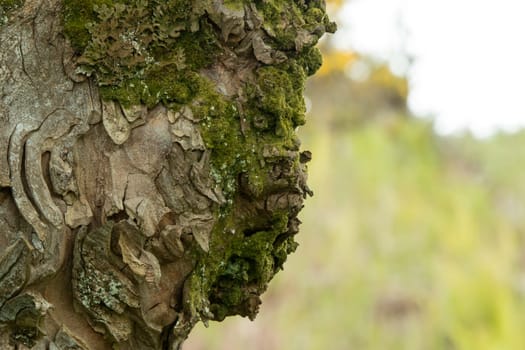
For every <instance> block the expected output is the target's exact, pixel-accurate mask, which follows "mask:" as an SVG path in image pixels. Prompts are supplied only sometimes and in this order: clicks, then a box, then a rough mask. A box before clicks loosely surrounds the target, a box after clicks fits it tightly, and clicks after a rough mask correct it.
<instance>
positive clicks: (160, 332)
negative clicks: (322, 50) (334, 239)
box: [0, 0, 335, 350]
mask: <svg viewBox="0 0 525 350" xmlns="http://www.w3.org/2000/svg"><path fill="white" fill-rule="evenodd" d="M334 29H335V28H334V24H333V23H330V22H329V21H328V19H327V17H326V14H325V10H324V2H323V1H314V0H310V1H309V0H296V1H281V0H259V1H245V0H235V1H233V0H229V1H227V0H200V1H199V0H194V1H189V0H134V1H113V0H64V1H60V0H26V1H25V3H23V2H22V1H21V0H20V1H17V0H0V82H1V84H0V348H1V349H25V348H34V349H86V350H87V349H96V350H104V349H113V348H118V349H179V348H180V347H181V345H182V343H183V341H184V340H185V339H186V338H187V336H188V334H189V332H190V331H191V329H192V327H193V326H194V325H195V324H196V323H197V322H199V321H202V322H208V321H209V320H215V321H221V320H223V319H224V318H225V317H227V316H230V315H241V316H248V317H250V318H254V317H255V315H256V313H257V311H258V307H259V304H260V299H259V296H260V295H261V293H263V292H264V290H265V289H266V286H267V284H268V282H269V281H270V280H271V278H272V277H273V275H274V274H275V273H276V272H277V271H279V270H280V269H281V268H282V265H283V263H284V262H285V260H286V256H287V255H288V254H289V253H291V252H292V251H294V250H295V247H296V243H295V242H294V239H293V237H294V235H295V234H296V233H297V232H298V225H299V220H298V219H297V214H298V212H299V210H300V209H301V207H302V202H303V199H304V198H305V197H306V195H307V194H311V191H310V190H309V189H308V187H307V186H306V175H305V171H306V166H305V163H306V162H307V161H308V160H309V159H310V154H309V152H300V151H299V145H300V144H299V141H298V140H297V137H296V135H295V129H296V127H297V126H299V125H301V124H302V123H304V113H305V108H304V103H303V98H302V92H303V87H304V81H305V79H306V77H307V76H308V75H311V74H313V73H314V72H315V70H317V68H318V67H319V66H320V55H319V52H318V51H317V49H315V48H314V45H315V44H316V42H317V40H318V39H319V37H320V36H321V35H323V33H324V32H325V31H331V32H333V30H334Z"/></svg>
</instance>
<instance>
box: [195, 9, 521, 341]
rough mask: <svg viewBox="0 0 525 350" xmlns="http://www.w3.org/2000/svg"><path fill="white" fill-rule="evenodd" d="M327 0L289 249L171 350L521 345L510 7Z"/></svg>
mask: <svg viewBox="0 0 525 350" xmlns="http://www.w3.org/2000/svg"><path fill="white" fill-rule="evenodd" d="M329 9H330V12H331V13H332V18H333V19H335V20H336V21H337V22H338V24H339V28H340V29H339V31H338V33H337V34H336V35H333V36H331V37H327V38H325V39H324V41H322V44H321V47H322V51H323V54H324V57H325V60H324V62H325V63H324V65H323V67H322V68H321V70H320V72H319V73H318V74H317V75H316V76H315V77H314V78H312V79H311V80H310V82H309V84H308V88H307V90H306V98H307V104H308V106H309V116H308V123H307V125H306V126H305V127H302V128H301V130H300V134H301V138H302V140H303V148H304V149H309V150H311V151H312V152H313V155H314V158H313V160H312V162H311V163H310V167H309V168H310V169H309V184H310V187H311V188H313V189H314V192H315V196H314V197H313V198H310V199H309V200H308V201H307V202H306V207H305V209H304V210H303V212H302V216H301V218H302V221H303V225H302V231H301V233H300V234H299V235H298V236H297V240H298V241H299V243H300V247H299V249H298V250H297V252H296V253H295V254H293V255H292V256H290V258H289V260H288V262H287V264H285V271H283V272H281V273H280V274H279V275H278V276H277V277H276V278H275V280H274V281H273V283H271V285H270V288H269V290H268V292H267V293H266V294H265V295H264V297H263V305H262V307H261V313H260V315H259V317H258V318H257V319H256V320H255V322H250V321H249V320H247V319H242V318H230V319H227V320H226V321H225V322H223V323H211V324H210V326H209V328H207V329H206V328H204V326H203V325H199V326H198V327H197V329H196V330H195V331H194V332H193V333H192V334H191V336H190V339H189V341H188V342H187V344H186V346H185V350H223V349H224V350H225V349H228V350H239V349H254V350H281V349H282V350H295V349H297V350H299V349H301V350H317V349H319V350H321V349H323V350H324V349H333V350H340V349H341V350H354V349H356V350H368V349H370V350H375V349H378V350H383V349H388V350H397V349H401V350H405V349H406V350H412V349H414V350H416V349H417V350H433V349H443V350H472V349H476V350H485V349H486V350H499V349H502V350H508V349H510V350H513V349H518V350H519V349H525V332H524V330H523V329H524V325H525V131H522V130H521V126H522V125H525V89H524V87H523V84H524V82H525V64H524V62H525V45H523V39H522V36H523V33H525V21H523V14H524V13H525V4H524V3H523V1H520V0H498V1H497V2H496V1H489V0H347V1H345V0H340V1H329ZM521 162H524V163H523V164H522V163H521Z"/></svg>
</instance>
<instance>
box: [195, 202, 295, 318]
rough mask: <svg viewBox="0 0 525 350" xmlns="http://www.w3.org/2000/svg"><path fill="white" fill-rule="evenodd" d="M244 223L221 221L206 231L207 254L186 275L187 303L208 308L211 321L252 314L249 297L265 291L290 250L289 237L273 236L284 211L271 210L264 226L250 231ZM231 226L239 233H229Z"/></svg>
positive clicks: (282, 224) (284, 221)
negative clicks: (209, 235)
mask: <svg viewBox="0 0 525 350" xmlns="http://www.w3.org/2000/svg"><path fill="white" fill-rule="evenodd" d="M250 224H251V223H249V222H246V221H245V222H242V219H241V220H240V221H239V218H226V219H223V220H221V221H220V223H219V224H218V225H217V226H216V227H215V229H214V232H213V235H212V241H211V249H212V250H213V254H208V255H205V256H203V257H201V259H200V262H199V266H198V267H197V268H196V271H198V273H197V274H194V275H193V276H192V278H191V279H190V286H191V288H189V290H191V291H192V293H193V294H192V298H191V300H192V303H191V305H193V306H194V305H199V307H197V308H201V309H209V310H210V311H211V313H212V315H209V317H211V318H212V319H214V320H218V321H221V320H223V319H224V318H225V317H226V316H229V315H236V314H239V315H241V316H248V317H250V318H253V317H255V313H256V312H257V306H258V304H255V305H254V304H253V298H254V297H256V296H258V295H260V294H262V293H263V292H264V291H265V290H266V287H267V285H268V283H269V282H270V280H271V279H272V278H273V276H274V275H275V273H276V272H277V271H278V270H280V269H281V268H282V264H283V263H284V262H285V260H286V256H287V254H288V253H290V252H292V250H294V249H295V245H294V244H293V243H291V242H292V241H293V239H290V238H287V239H284V240H281V239H279V238H280V237H281V236H282V235H285V234H286V232H287V230H288V228H287V225H288V213H284V212H283V213H276V214H274V215H273V217H272V218H270V220H269V221H268V222H267V226H268V227H266V228H264V229H261V230H257V231H256V232H251V230H250V229H249V225H250ZM231 227H236V228H237V229H239V230H240V231H239V232H232V229H231ZM291 247H293V248H291ZM193 303H196V304H193Z"/></svg>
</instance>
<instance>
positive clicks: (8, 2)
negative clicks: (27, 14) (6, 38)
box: [0, 0, 24, 26]
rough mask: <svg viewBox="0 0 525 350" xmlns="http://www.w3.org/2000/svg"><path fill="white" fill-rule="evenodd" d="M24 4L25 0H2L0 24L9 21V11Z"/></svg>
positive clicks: (0, 3)
mask: <svg viewBox="0 0 525 350" xmlns="http://www.w3.org/2000/svg"><path fill="white" fill-rule="evenodd" d="M23 4H24V0H0V26H2V25H3V24H6V23H7V17H8V14H9V12H11V11H13V10H16V9H17V8H19V7H20V6H22V5H23Z"/></svg>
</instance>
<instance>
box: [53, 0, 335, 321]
mask: <svg viewBox="0 0 525 350" xmlns="http://www.w3.org/2000/svg"><path fill="white" fill-rule="evenodd" d="M63 19H64V28H65V29H64V30H65V33H66V35H67V37H68V38H69V40H70V42H71V45H72V47H73V48H74V50H75V51H76V54H77V56H78V59H77V65H78V66H77V72H78V73H83V74H85V75H88V76H90V77H92V79H94V81H95V82H96V83H97V84H98V86H99V88H100V94H101V96H102V98H103V99H105V100H112V101H117V102H119V103H120V104H121V105H122V106H124V107H131V106H135V105H146V106H147V107H149V108H153V107H154V106H156V105H157V104H163V105H165V106H166V107H168V108H169V109H171V110H173V111H174V112H176V111H178V110H179V109H180V108H181V107H182V106H189V107H190V108H191V109H192V111H193V114H194V116H195V118H196V119H197V120H199V125H200V132H201V134H202V137H203V140H204V143H205V146H206V149H207V150H209V151H210V152H211V153H210V157H211V164H212V169H211V173H212V176H213V178H214V180H215V185H216V186H218V187H220V188H221V190H222V193H223V194H224V195H225V197H226V201H225V204H223V205H221V206H220V207H218V208H217V212H216V215H217V221H216V224H215V227H214V228H213V232H212V236H211V241H210V249H209V251H208V252H205V251H203V250H201V249H199V248H198V247H197V246H195V249H194V252H193V254H194V257H195V269H194V272H193V273H192V274H191V275H190V277H189V278H188V281H187V283H186V286H185V293H184V295H185V296H184V302H185V305H184V308H185V312H186V314H187V317H188V318H189V319H190V321H189V323H191V324H193V323H194V322H196V321H197V320H204V321H205V320H208V319H213V320H222V319H224V317H226V316H228V315H234V314H240V315H243V316H249V317H250V318H253V317H255V314H256V312H257V310H258V305H259V303H260V301H259V295H260V294H261V293H263V292H264V290H265V289H266V286H267V283H268V282H269V281H270V280H271V279H272V277H273V276H274V274H275V273H276V272H277V271H278V270H279V269H281V268H282V265H283V263H284V262H285V260H286V257H287V255H288V254H290V253H291V252H293V251H294V250H295V248H296V246H297V244H296V243H295V242H294V240H293V235H294V234H295V233H296V232H297V225H298V220H297V218H296V216H297V213H298V211H299V210H300V208H301V207H302V198H303V197H304V196H305V195H306V194H307V193H310V191H309V189H308V188H307V187H306V184H305V183H304V182H305V178H304V176H305V175H304V171H305V166H304V163H305V162H306V161H305V160H304V159H307V158H309V157H301V156H300V154H299V145H300V142H299V141H298V139H297V136H296V133H295V129H296V128H297V127H298V126H300V125H303V124H304V123H305V104H304V100H303V90H304V83H305V80H306V78H307V77H308V76H310V75H312V74H314V73H315V71H316V70H317V69H318V68H319V67H320V65H321V55H320V53H319V51H318V50H317V49H316V48H315V47H314V45H315V44H316V43H317V41H318V39H319V38H320V37H321V36H322V35H323V34H324V33H325V32H327V31H328V32H333V31H334V30H335V25H334V24H333V23H332V22H330V21H329V20H328V17H327V15H326V12H325V8H324V2H323V1H304V0H295V1H284V0H269V1H244V0H228V1H224V2H223V1H214V0H203V1H189V0H167V1H161V0H133V1H123V0H122V1H120V0H64V17H63ZM232 62H233V63H232ZM224 67H227V68H224ZM232 67H233V68H232ZM246 67H247V68H246ZM223 69H224V70H228V69H229V72H230V76H229V77H230V78H231V77H234V78H235V79H238V82H237V83H236V84H237V86H236V88H234V87H232V86H233V85H234V83H232V82H228V81H224V79H226V78H224V77H222V78H214V74H215V73H217V72H221V71H222V70H223ZM242 69H244V71H242ZM210 72H212V73H213V74H211V73H210ZM210 76H211V77H210ZM221 79H223V80H221ZM221 84H223V85H226V88H224V89H221V87H220V85H221ZM230 85H232V86H230ZM225 90H226V91H225ZM232 91H233V92H232Z"/></svg>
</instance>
